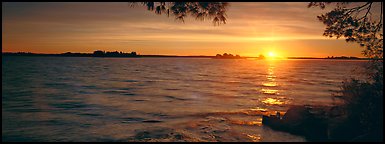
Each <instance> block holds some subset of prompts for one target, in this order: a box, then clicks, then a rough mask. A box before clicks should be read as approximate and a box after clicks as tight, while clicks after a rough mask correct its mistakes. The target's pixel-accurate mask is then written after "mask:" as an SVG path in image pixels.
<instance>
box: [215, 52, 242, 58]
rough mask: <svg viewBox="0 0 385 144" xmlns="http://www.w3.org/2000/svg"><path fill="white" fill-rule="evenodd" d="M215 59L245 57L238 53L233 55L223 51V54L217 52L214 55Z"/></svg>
mask: <svg viewBox="0 0 385 144" xmlns="http://www.w3.org/2000/svg"><path fill="white" fill-rule="evenodd" d="M214 58H215V59H245V57H241V56H239V55H235V56H234V55H233V54H227V53H224V54H223V55H221V54H217V55H216V56H215V57H214Z"/></svg>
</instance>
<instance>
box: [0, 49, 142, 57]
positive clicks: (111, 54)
mask: <svg viewBox="0 0 385 144" xmlns="http://www.w3.org/2000/svg"><path fill="white" fill-rule="evenodd" d="M2 55H3V56H64V57H139V55H137V54H136V52H131V53H123V52H118V51H114V52H105V51H100V50H97V51H94V53H72V52H66V53H61V54H38V53H31V52H16V53H11V52H5V53H2Z"/></svg>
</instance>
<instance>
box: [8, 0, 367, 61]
mask: <svg viewBox="0 0 385 144" xmlns="http://www.w3.org/2000/svg"><path fill="white" fill-rule="evenodd" d="M307 4H308V3H298V2H296V3H277V2H274V3H256V2H251V3H250V2H242V3H230V7H229V9H228V10H227V16H228V21H227V24H225V25H220V26H213V24H212V23H211V21H196V20H195V19H194V18H187V19H186V20H185V23H182V22H179V21H176V20H175V19H174V17H169V18H168V17H167V16H165V15H156V14H155V13H154V12H150V11H147V10H146V8H145V7H143V6H137V7H134V8H131V7H129V4H128V3H47V2H42V3H36V2H34V3H12V2H3V5H2V30H3V31H2V41H3V43H2V51H3V52H19V51H24V52H34V53H63V52H68V51H70V52H87V53H90V52H93V51H94V50H106V51H115V50H117V51H123V52H131V51H136V52H137V53H139V54H162V55H163V54H165V55H166V54H167V55H215V54H218V53H220V54H222V53H225V52H227V53H232V54H239V55H241V56H258V55H259V54H264V55H265V54H267V53H268V52H269V51H273V52H275V53H276V54H278V55H279V56H306V57H326V56H332V55H333V56H341V55H345V56H357V57H362V55H361V51H362V48H360V47H359V46H358V45H357V44H355V43H346V42H345V41H344V39H341V40H336V39H335V38H327V37H324V36H322V33H323V31H324V29H325V26H324V25H323V24H322V23H321V22H319V21H318V20H317V18H316V16H317V15H319V14H322V13H325V12H327V10H320V9H319V8H307Z"/></svg>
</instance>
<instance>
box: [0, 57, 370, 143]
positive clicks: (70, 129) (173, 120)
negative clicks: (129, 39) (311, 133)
mask: <svg viewBox="0 0 385 144" xmlns="http://www.w3.org/2000/svg"><path fill="white" fill-rule="evenodd" d="M364 63H365V61H347V60H252V59H238V60H236V59H228V60H226V59H189V58H91V57H90V58H76V57H11V56H6V57H3V58H2V140H3V141H306V140H305V139H304V138H302V137H299V136H295V135H291V134H288V133H284V132H279V131H274V130H271V129H270V128H269V127H266V126H263V125H262V123H261V121H262V117H261V116H262V114H269V112H275V111H285V110H287V109H288V106H290V105H292V104H300V105H303V104H317V105H320V104H324V105H330V104H331V103H332V102H333V100H332V96H331V93H333V92H334V91H336V90H339V85H340V84H341V81H342V80H343V79H344V78H348V76H349V75H351V74H350V73H351V71H352V70H353V69H354V68H356V67H358V66H359V65H362V64H364Z"/></svg>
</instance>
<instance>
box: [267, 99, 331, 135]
mask: <svg viewBox="0 0 385 144" xmlns="http://www.w3.org/2000/svg"><path fill="white" fill-rule="evenodd" d="M311 111H312V112H311ZM320 111H321V109H318V110H317V109H314V108H312V107H308V106H292V107H291V108H289V110H288V111H287V112H286V113H285V115H284V116H283V117H282V118H279V117H277V116H263V117H262V123H263V124H264V125H267V126H269V127H271V128H272V129H275V130H281V131H286V132H289V133H292V134H296V135H302V136H305V137H306V139H308V140H310V141H327V139H328V137H327V127H328V125H327V120H326V119H324V117H323V116H321V115H319V114H323V112H320ZM315 113H317V114H318V115H316V114H315Z"/></svg>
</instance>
